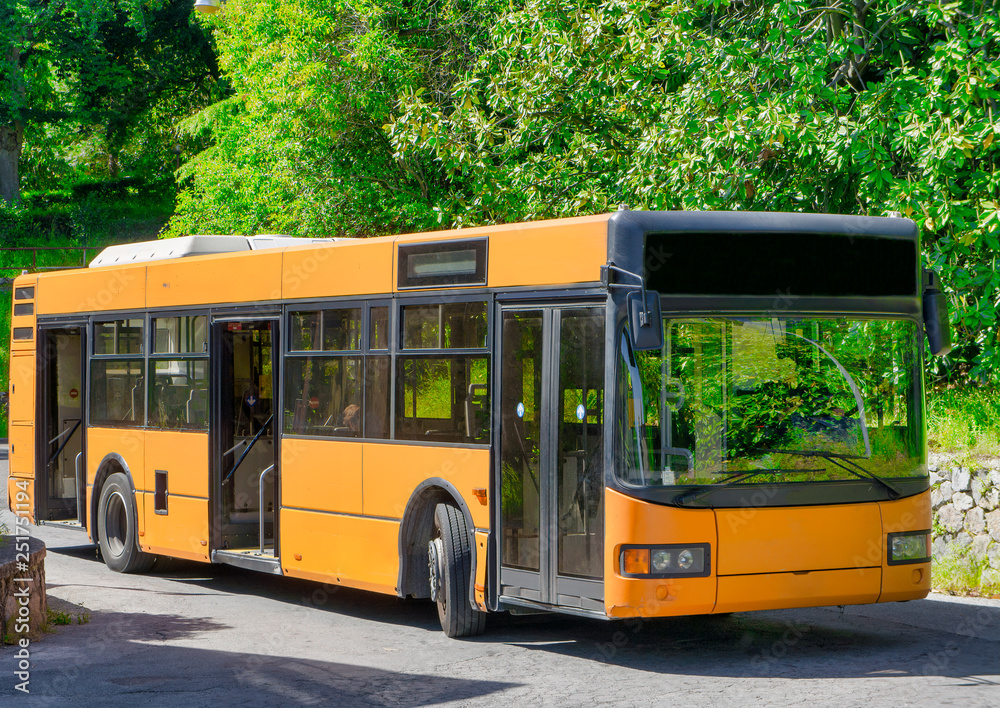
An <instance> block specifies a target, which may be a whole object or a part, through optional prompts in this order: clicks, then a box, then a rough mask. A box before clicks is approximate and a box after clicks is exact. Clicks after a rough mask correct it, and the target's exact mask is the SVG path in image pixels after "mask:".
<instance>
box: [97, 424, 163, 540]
mask: <svg viewBox="0 0 1000 708" xmlns="http://www.w3.org/2000/svg"><path fill="white" fill-rule="evenodd" d="M111 453H114V454H116V455H119V456H121V458H122V459H123V460H124V461H125V464H126V465H127V466H128V470H129V472H130V474H131V475H132V483H133V484H134V485H136V500H135V509H136V512H137V516H138V517H139V518H138V520H137V521H138V524H137V525H138V527H139V528H138V531H139V534H140V536H141V535H142V534H144V532H145V522H144V520H143V513H142V495H141V492H142V491H143V487H142V485H143V484H144V480H145V478H146V477H145V433H144V432H143V431H142V430H134V429H130V428H88V429H87V508H88V509H91V508H93V507H92V506H91V504H92V501H93V495H94V479H95V478H96V477H97V468H98V467H99V466H100V464H101V462H102V461H103V460H104V458H105V456H107V455H109V454H111ZM150 479H152V478H150ZM95 522H96V520H95ZM90 533H91V535H93V533H94V531H93V525H91V531H90Z"/></svg>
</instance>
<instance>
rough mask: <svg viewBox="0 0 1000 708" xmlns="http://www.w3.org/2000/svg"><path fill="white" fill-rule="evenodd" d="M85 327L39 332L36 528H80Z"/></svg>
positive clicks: (84, 516) (83, 516) (82, 511)
mask: <svg viewBox="0 0 1000 708" xmlns="http://www.w3.org/2000/svg"><path fill="white" fill-rule="evenodd" d="M86 332H87V328H86V323H85V322H83V321H81V322H78V323H62V324H60V325H58V326H53V327H41V328H40V329H39V334H38V337H39V351H38V367H37V370H38V383H37V385H38V388H39V392H40V396H39V405H40V411H39V416H38V419H37V420H38V423H39V425H38V438H37V445H38V447H37V456H36V461H37V464H36V474H37V478H36V480H35V492H36V495H37V496H36V513H37V519H38V521H39V522H41V523H58V524H60V525H66V526H77V527H79V528H81V529H82V528H85V527H86V525H87V509H86V489H87V487H86V477H85V472H84V470H86V467H87V466H86V455H85V452H86V450H85V447H86V443H85V441H86V427H87V426H86V420H85V413H86V412H85V410H84V407H83V402H84V401H85V400H86V395H85V390H84V387H85V386H86V371H85V362H86V351H87V350H86V339H87V337H86Z"/></svg>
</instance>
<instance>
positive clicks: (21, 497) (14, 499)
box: [7, 474, 35, 533]
mask: <svg viewBox="0 0 1000 708" xmlns="http://www.w3.org/2000/svg"><path fill="white" fill-rule="evenodd" d="M7 508H8V509H10V510H11V511H12V512H14V513H15V514H17V515H18V516H22V517H24V518H26V519H28V520H29V521H30V522H31V523H35V482H34V480H33V479H30V478H24V477H15V476H14V475H13V474H11V476H10V477H8V478H7ZM8 532H10V533H14V532H16V529H8Z"/></svg>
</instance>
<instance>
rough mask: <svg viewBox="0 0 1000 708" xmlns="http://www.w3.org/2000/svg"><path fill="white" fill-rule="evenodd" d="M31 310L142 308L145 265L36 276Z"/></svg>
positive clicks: (143, 305) (83, 310) (144, 293)
mask: <svg viewBox="0 0 1000 708" xmlns="http://www.w3.org/2000/svg"><path fill="white" fill-rule="evenodd" d="M35 303H36V305H37V307H36V308H35V311H36V312H37V313H38V314H40V315H49V314H57V313H63V312H101V311H104V310H138V309H141V308H143V307H145V305H146V266H145V265H141V266H139V265H136V266H109V267H107V268H87V269H81V270H70V271H63V272H60V273H46V274H45V275H43V276H41V277H39V279H38V288H37V290H36V292H35Z"/></svg>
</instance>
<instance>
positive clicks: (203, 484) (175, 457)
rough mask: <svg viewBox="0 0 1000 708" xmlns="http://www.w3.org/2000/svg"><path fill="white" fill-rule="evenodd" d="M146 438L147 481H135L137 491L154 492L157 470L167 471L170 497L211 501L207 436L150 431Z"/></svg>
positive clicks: (206, 434)
mask: <svg viewBox="0 0 1000 708" xmlns="http://www.w3.org/2000/svg"><path fill="white" fill-rule="evenodd" d="M145 438H146V445H145V450H146V452H145V465H144V466H143V469H144V477H143V481H142V482H140V481H139V480H138V479H137V480H135V485H136V487H137V488H139V489H142V490H144V491H147V492H151V491H154V490H155V489H156V480H155V476H154V475H155V473H156V470H165V471H166V472H167V492H168V493H169V494H170V495H174V494H182V495H184V496H188V497H201V498H202V499H208V433H199V432H186V431H180V430H147V431H146V432H145ZM150 513H152V507H150Z"/></svg>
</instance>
